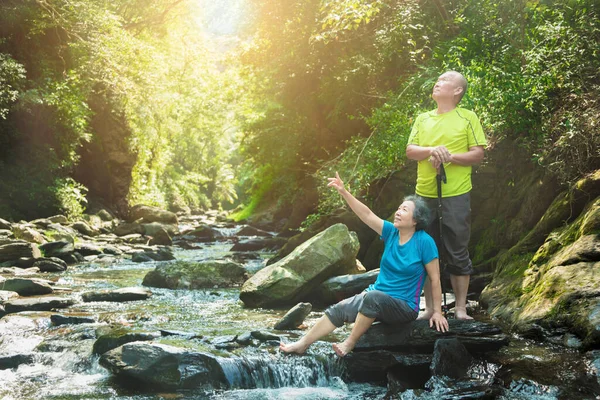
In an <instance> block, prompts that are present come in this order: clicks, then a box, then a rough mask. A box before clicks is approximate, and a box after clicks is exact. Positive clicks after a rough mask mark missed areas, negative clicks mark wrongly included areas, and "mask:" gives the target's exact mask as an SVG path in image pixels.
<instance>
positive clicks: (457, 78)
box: [447, 71, 468, 104]
mask: <svg viewBox="0 0 600 400" xmlns="http://www.w3.org/2000/svg"><path fill="white" fill-rule="evenodd" d="M447 73H448V74H450V75H451V76H452V79H453V81H454V83H455V84H456V86H457V87H460V88H462V92H460V94H459V95H458V96H457V101H456V104H458V103H460V101H461V100H462V98H463V96H464V95H465V93H467V86H468V83H467V80H466V78H465V77H464V76H463V74H461V73H460V72H456V71H448V72H447Z"/></svg>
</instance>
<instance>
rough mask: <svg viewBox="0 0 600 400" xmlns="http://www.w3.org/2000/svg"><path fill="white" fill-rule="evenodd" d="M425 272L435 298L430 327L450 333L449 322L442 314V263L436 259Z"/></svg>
mask: <svg viewBox="0 0 600 400" xmlns="http://www.w3.org/2000/svg"><path fill="white" fill-rule="evenodd" d="M425 270H426V271H427V275H428V276H429V282H430V283H431V297H432V298H433V315H432V316H431V318H429V327H430V328H431V327H433V326H434V325H435V329H437V330H438V331H440V332H447V331H448V329H449V328H448V321H447V320H446V318H445V317H444V315H443V314H442V284H441V282H440V262H439V259H438V258H434V259H433V260H431V261H430V262H429V263H427V264H425Z"/></svg>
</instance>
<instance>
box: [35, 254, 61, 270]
mask: <svg viewBox="0 0 600 400" xmlns="http://www.w3.org/2000/svg"><path fill="white" fill-rule="evenodd" d="M33 267H34V268H39V270H40V272H63V271H66V270H67V263H66V262H64V261H63V260H61V259H60V258H56V257H49V258H46V257H44V258H40V259H38V260H37V261H36V262H34V263H33Z"/></svg>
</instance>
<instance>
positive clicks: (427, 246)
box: [421, 232, 438, 265]
mask: <svg viewBox="0 0 600 400" xmlns="http://www.w3.org/2000/svg"><path fill="white" fill-rule="evenodd" d="M435 258H438V249H437V246H436V245H435V241H434V240H433V238H432V237H431V236H429V235H428V234H427V233H425V232H423V235H422V238H421V261H423V265H425V264H429V263H430V262H431V261H432V260H433V259H435Z"/></svg>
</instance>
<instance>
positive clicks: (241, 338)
mask: <svg viewBox="0 0 600 400" xmlns="http://www.w3.org/2000/svg"><path fill="white" fill-rule="evenodd" d="M252 338H253V336H252V332H244V333H242V334H240V335H238V336H237V337H236V339H235V341H236V342H238V343H239V344H241V345H243V346H248V345H251V344H252Z"/></svg>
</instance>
